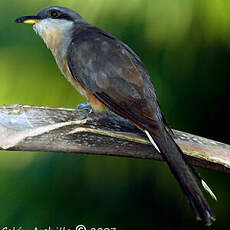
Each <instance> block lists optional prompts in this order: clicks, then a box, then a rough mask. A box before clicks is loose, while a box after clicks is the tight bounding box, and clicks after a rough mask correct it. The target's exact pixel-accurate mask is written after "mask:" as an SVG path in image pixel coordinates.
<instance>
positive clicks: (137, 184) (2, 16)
mask: <svg viewBox="0 0 230 230" xmlns="http://www.w3.org/2000/svg"><path fill="white" fill-rule="evenodd" d="M49 5H63V6H67V7H70V8H73V9H75V10H76V11H77V12H79V13H80V14H81V15H82V16H83V17H84V18H85V19H86V20H88V21H89V22H91V23H92V24H94V25H97V26H99V27H101V28H103V29H105V30H107V31H108V32H110V33H112V34H113V35H115V36H117V37H118V38H120V39H121V40H122V41H124V42H125V43H127V44H128V45H129V46H130V47H132V48H133V49H134V50H135V51H136V53H137V54H138V55H139V56H140V57H141V59H142V60H143V62H144V63H145V65H146V67H147V69H148V70H149V72H150V75H151V76H152V80H153V83H154V86H155V88H156V91H157V94H158V98H159V101H160V104H161V107H162V111H163V113H164V114H165V116H166V118H167V120H168V122H169V124H170V125H171V126H172V127H173V128H176V129H179V130H183V131H187V132H191V133H193V134H197V135H200V136H205V137H208V138H212V139H215V140H218V141H221V142H225V143H230V138H229V123H228V122H229V108H228V107H229V83H230V80H229V70H230V68H229V63H230V16H229V12H230V2H229V1H228V0H225V1H224V0H223V1H210V0H202V1H196V0H190V1H189V0H188V1H180V0H174V1H169V0H126V1H121V0H113V1H111V0H93V1H92V0H78V1H74V0H71V1H70V0H69V1H42V0H40V1H25V0H21V1H16V0H8V1H6V0H2V1H1V2H0V104H1V105H4V104H16V103H17V104H29V105H47V106H53V107H71V108H75V107H76V105H77V104H79V103H81V102H83V101H84V100H85V99H84V98H82V97H80V96H79V94H77V93H76V91H75V90H74V89H73V88H72V86H71V85H70V84H69V83H68V82H67V81H66V80H65V78H64V77H63V76H61V73H60V71H59V69H58V68H57V66H56V63H55V61H54V59H53V57H52V55H51V54H50V51H49V50H47V48H46V46H45V44H44V43H43V41H42V40H41V39H40V38H39V37H38V36H37V35H36V34H35V33H34V31H33V30H32V28H31V26H30V25H19V24H15V23H14V19H15V18H16V17H19V16H22V15H33V14H35V13H36V12H37V11H38V10H40V9H41V8H44V7H46V6H49ZM198 170H199V172H200V173H201V174H202V175H203V177H204V178H205V179H206V181H207V182H208V184H209V185H210V186H211V188H212V189H213V190H214V191H215V193H216V195H217V197H218V202H217V203H216V202H214V201H212V200H211V199H209V197H208V196H207V199H208V200H209V202H210V205H211V206H212V207H213V209H214V211H215V213H216V216H217V221H216V222H215V223H214V225H213V226H211V227H210V229H229V228H230V220H229V214H230V199H229V190H230V185H229V175H227V174H223V173H219V172H214V171H210V170H205V169H198ZM78 224H84V225H86V226H87V227H88V228H90V227H116V228H117V229H118V230H121V229H163V228H168V229H203V227H202V225H201V224H200V223H197V222H196V221H195V218H194V215H193V213H192V211H191V210H190V207H189V205H188V203H187V201H186V200H185V198H184V196H183V194H182V192H181V190H180V188H179V186H178V185H177V183H176V182H175V180H174V178H173V176H172V175H171V173H170V172H169V170H168V167H167V165H166V164H165V163H163V162H156V161H149V160H135V159H124V158H116V157H102V156H83V155H74V154H63V153H32V152H3V151H1V155H0V228H2V227H3V226H7V227H8V228H12V227H13V226H16V227H19V226H22V227H23V228H24V229H33V228H34V227H35V226H37V227H39V228H47V227H48V226H52V227H60V226H63V227H64V226H65V227H69V228H71V229H72V228H73V227H74V226H76V225H78Z"/></svg>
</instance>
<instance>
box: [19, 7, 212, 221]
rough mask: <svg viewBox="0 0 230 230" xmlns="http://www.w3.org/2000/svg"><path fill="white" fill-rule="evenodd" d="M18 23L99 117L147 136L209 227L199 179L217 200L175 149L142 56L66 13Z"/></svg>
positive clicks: (43, 13)
mask: <svg viewBox="0 0 230 230" xmlns="http://www.w3.org/2000/svg"><path fill="white" fill-rule="evenodd" d="M15 22H16V23H26V24H32V25H33V29H34V30H35V31H36V32H37V33H38V34H39V35H40V37H41V38H42V39H43V40H44V42H45V43H46V45H47V47H48V48H49V49H50V50H51V52H52V54H53V56H54V58H55V60H56V62H57V65H58V66H59V68H60V70H61V72H62V73H63V75H64V76H65V77H66V79H67V80H68V81H69V82H70V83H71V84H72V85H73V87H74V88H75V89H76V90H77V91H78V92H79V93H80V94H82V95H83V96H85V97H86V98H87V99H88V101H89V102H90V104H91V107H92V109H93V111H94V112H95V113H103V112H105V111H106V110H107V109H109V110H111V111H113V112H114V113H116V114H118V115H120V116H122V117H124V118H126V119H128V120H129V121H131V122H132V123H133V124H134V125H135V126H136V127H137V128H138V129H139V130H140V131H142V132H143V133H145V134H146V136H147V138H148V139H149V141H150V143H152V145H153V147H154V148H155V149H156V151H158V152H159V154H161V155H162V157H163V159H164V160H165V161H166V162H167V163H168V166H169V169H170V170H171V172H172V174H173V175H174V176H175V178H176V180H177V181H178V183H179V185H180V187H181V189H182V190H183V192H184V194H185V196H186V197H187V199H188V201H189V204H190V206H191V208H192V209H193V211H194V213H195V216H196V218H197V220H201V221H203V222H204V224H205V225H207V226H209V225H211V224H212V222H213V221H215V215H214V213H213V211H212V210H211V208H210V206H209V204H208V202H207V201H206V199H205V197H204V195H203V193H202V192H201V189H200V187H199V186H198V183H197V181H196V179H195V177H196V178H197V179H198V181H199V182H200V183H201V185H202V186H203V187H204V189H205V190H206V191H207V192H209V193H210V195H211V196H212V197H213V198H214V199H216V196H215V194H214V193H213V192H212V191H211V189H210V188H209V187H208V185H207V184H206V183H205V182H204V180H203V179H202V178H201V176H200V175H199V173H198V172H197V171H196V170H195V169H194V168H193V167H192V166H191V165H190V164H189V163H188V162H187V160H186V158H185V157H184V154H183V152H182V150H181V149H180V147H179V146H178V145H177V144H176V143H175V141H174V139H173V137H172V131H171V129H170V127H169V125H168V124H167V122H166V119H165V117H164V116H163V114H162V112H161V110H160V105H159V102H158V99H157V96H156V92H155V88H154V86H153V83H152V81H151V78H150V74H149V73H148V71H147V69H146V67H145V65H144V64H143V62H142V61H141V59H140V58H139V57H138V55H137V54H136V53H135V52H134V51H133V50H132V49H131V48H130V47H129V46H128V45H126V44H125V43H124V42H122V41H120V40H119V39H118V38H116V37H115V36H113V35H111V34H110V33H108V32H106V31H104V30H103V29H100V28H98V27H96V26H94V25H92V24H90V23H88V22H87V21H86V20H85V19H84V18H83V17H82V16H80V15H79V14H78V13H77V12H75V11H74V10H71V9H69V8H66V7H62V6H50V7H46V8H44V9H41V10H40V11H39V12H38V13H37V14H36V15H34V16H22V17H19V18H17V19H16V20H15Z"/></svg>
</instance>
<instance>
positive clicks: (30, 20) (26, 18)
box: [15, 16, 41, 24]
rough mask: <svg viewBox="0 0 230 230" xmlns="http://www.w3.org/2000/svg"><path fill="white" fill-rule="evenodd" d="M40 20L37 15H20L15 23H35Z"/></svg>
mask: <svg viewBox="0 0 230 230" xmlns="http://www.w3.org/2000/svg"><path fill="white" fill-rule="evenodd" d="M40 21H41V18H40V17H39V16H22V17H20V18H17V19H16V20H15V22H16V23H26V24H36V23H38V22H40Z"/></svg>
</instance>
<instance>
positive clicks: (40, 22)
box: [15, 6, 86, 49]
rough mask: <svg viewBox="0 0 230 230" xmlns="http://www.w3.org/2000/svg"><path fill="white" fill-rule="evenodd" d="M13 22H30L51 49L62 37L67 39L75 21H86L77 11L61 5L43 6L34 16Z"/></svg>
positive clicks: (23, 17) (79, 22)
mask: <svg viewBox="0 0 230 230" xmlns="http://www.w3.org/2000/svg"><path fill="white" fill-rule="evenodd" d="M15 22H16V23H26V24H32V25H33V28H34V30H35V31H36V32H37V33H38V34H39V35H40V36H41V37H42V38H43V40H44V41H45V42H46V44H47V46H48V47H49V48H51V49H53V48H55V47H56V46H57V45H59V44H60V42H61V41H62V40H63V39H69V36H71V31H72V30H73V28H74V27H75V25H76V24H77V23H78V24H81V23H84V24H85V23H86V21H85V20H84V19H83V18H82V17H81V16H80V15H79V14H78V13H76V12H75V11H73V10H71V9H68V8H66V7H61V6H51V7H47V8H44V9H42V10H40V11H39V12H38V13H37V14H36V15H35V16H22V17H20V18H17V19H16V20H15Z"/></svg>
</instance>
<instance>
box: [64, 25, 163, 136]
mask: <svg viewBox="0 0 230 230" xmlns="http://www.w3.org/2000/svg"><path fill="white" fill-rule="evenodd" d="M68 51H69V52H68V54H69V55H68V57H67V60H68V65H69V68H70V71H71V73H72V75H73V77H74V78H75V79H76V81H77V82H78V83H79V84H80V85H81V86H82V87H83V88H84V89H86V90H87V91H88V92H90V93H91V94H93V95H94V96H95V97H96V98H97V99H98V100H99V101H101V102H102V103H103V104H105V105H106V106H107V107H109V108H110V109H111V110H113V111H115V112H116V113H118V114H120V115H121V116H124V117H126V118H128V119H130V120H131V121H133V122H134V123H135V124H136V125H137V126H138V127H139V128H141V129H148V130H152V131H153V132H154V133H156V134H157V133H158V125H159V121H162V115H161V112H160V109H159V106H158V103H157V98H156V94H155V91H154V87H153V85H152V83H151V80H150V77H149V74H148V73H147V71H146V69H145V67H144V65H143V63H142V62H141V61H140V59H139V58H138V57H137V55H136V54H135V53H134V52H133V51H132V50H131V49H130V48H129V47H127V46H126V45H125V44H124V43H122V42H121V41H119V40H118V39H116V38H114V37H112V36H111V35H109V34H107V33H106V32H104V31H102V30H100V29H98V28H96V27H89V28H84V30H80V31H77V32H76V33H75V34H74V39H73V40H72V42H71V44H70V46H69V49H68Z"/></svg>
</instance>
